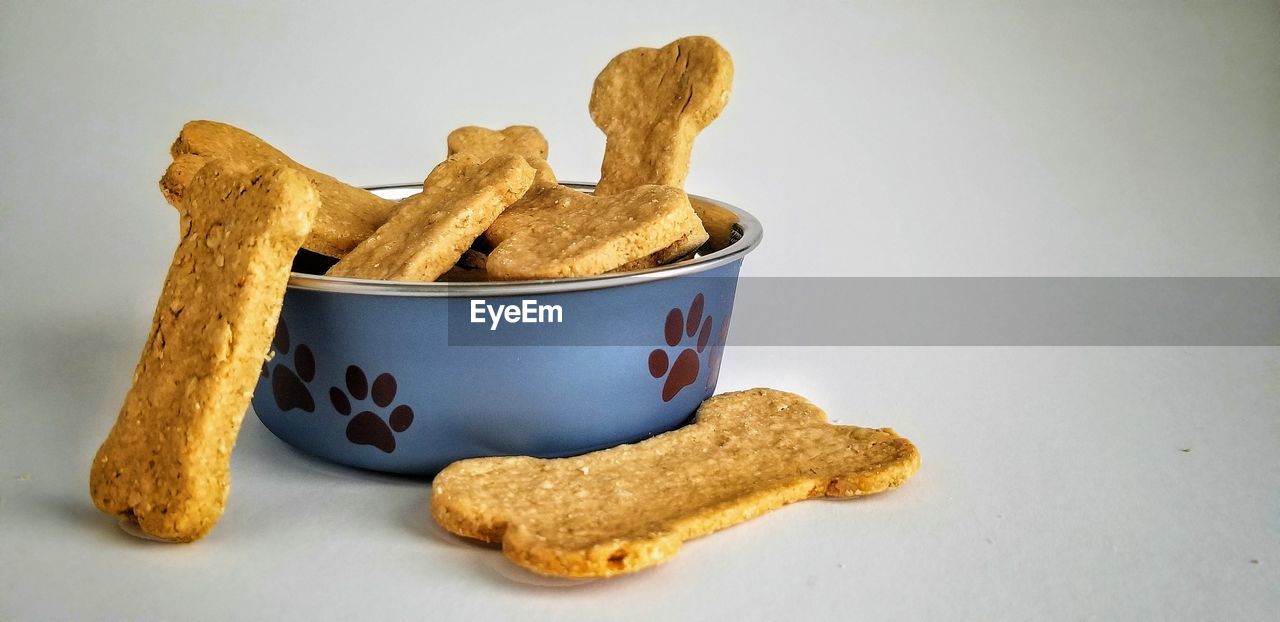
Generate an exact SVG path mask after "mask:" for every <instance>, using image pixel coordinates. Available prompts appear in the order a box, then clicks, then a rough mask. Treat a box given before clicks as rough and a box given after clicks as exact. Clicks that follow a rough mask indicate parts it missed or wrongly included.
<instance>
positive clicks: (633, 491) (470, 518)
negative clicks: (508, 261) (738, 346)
mask: <svg viewBox="0 0 1280 622" xmlns="http://www.w3.org/2000/svg"><path fill="white" fill-rule="evenodd" d="M919 466H920V454H919V453H918V452H917V451H916V448H915V446H914V445H912V444H911V441H908V440H907V439H905V438H902V437H901V436H898V435H897V434H896V433H895V432H894V431H893V430H891V429H889V428H882V429H872V428H860V427H855V426H842V425H832V424H830V423H827V417H826V414H825V413H823V412H822V410H821V409H820V408H818V407H817V406H815V405H813V404H812V403H810V402H809V401H808V400H806V399H804V398H803V397H800V396H799V395H795V394H793V393H786V392H783V391H777V390H774V389H752V390H749V391H742V392H738V393H724V394H721V395H717V396H715V397H713V398H711V399H709V400H707V401H706V402H703V404H702V406H701V407H700V408H699V409H698V412H697V415H696V419H695V421H694V423H692V424H690V425H688V426H685V427H684V428H681V429H678V430H675V431H672V432H667V433H666V434H662V435H659V436H656V437H654V438H651V439H649V440H646V441H643V442H640V443H636V444H634V445H620V446H618V447H614V448H612V449H605V450H601V451H597V452H593V453H590V454H586V455H583V456H577V457H574V458H556V459H538V458H529V457H497V458H473V459H469V460H462V461H459V462H455V463H453V464H451V465H449V466H448V467H445V469H444V470H443V471H441V472H440V474H439V475H437V476H436V478H435V481H434V483H433V484H432V497H431V513H432V516H433V517H434V518H435V519H436V522H438V523H439V524H440V525H441V526H442V527H444V528H445V529H447V530H449V531H451V532H453V533H455V534H457V535H460V536H465V537H468V538H474V539H478V540H483V541H485V542H494V543H501V544H502V552H503V553H504V554H505V555H506V557H507V558H508V559H510V560H511V561H512V562H514V563H516V564H517V565H520V566H523V567H524V568H527V569H529V570H532V571H534V572H537V573H540V574H546V575H554V576H564V577H608V576H613V575H618V574H623V573H628V572H635V571H637V570H641V569H643V568H647V567H649V566H653V565H656V564H660V563H662V562H664V561H667V560H668V559H670V558H671V556H673V555H675V554H676V552H678V551H679V550H680V546H681V544H682V543H683V542H684V541H685V540H690V539H693V538H697V537H699V536H703V535H706V534H709V533H711V532H713V531H718V530H720V529H724V528H726V527H729V526H732V525H735V524H737V523H740V522H742V521H745V520H749V519H751V518H754V517H756V516H759V515H761V514H764V513H766V512H769V511H771V510H774V509H777V508H779V507H781V506H783V505H786V504H788V503H792V502H795V501H801V500H804V499H812V498H815V497H853V496H862V495H870V494H874V493H878V492H882V491H885V490H888V489H891V488H896V487H897V486H900V485H901V484H902V483H903V482H905V481H906V480H907V479H908V478H910V477H911V476H912V475H913V474H914V473H915V472H916V470H917V469H918V468H919Z"/></svg>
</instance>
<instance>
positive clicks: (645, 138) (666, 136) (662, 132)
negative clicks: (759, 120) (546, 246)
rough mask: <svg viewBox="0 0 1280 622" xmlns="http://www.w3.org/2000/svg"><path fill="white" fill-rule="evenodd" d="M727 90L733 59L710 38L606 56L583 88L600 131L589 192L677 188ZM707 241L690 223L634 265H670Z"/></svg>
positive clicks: (686, 39) (699, 227)
mask: <svg viewBox="0 0 1280 622" xmlns="http://www.w3.org/2000/svg"><path fill="white" fill-rule="evenodd" d="M732 85H733V60H732V58H730V56H729V53H728V52H727V51H725V49H724V48H722V47H720V44H718V43H716V41H715V40H714V39H712V38H710V37H684V38H682V39H677V40H675V41H673V42H671V43H669V44H667V45H666V46H664V47H662V48H656V49H655V48H636V49H633V50H628V51H626V52H623V53H622V54H619V55H618V56H616V57H614V59H613V60H611V61H610V62H609V64H608V65H606V66H605V68H604V70H603V71H601V72H600V75H599V76H598V77H596V81H595V86H594V87H593V88H592V90H591V104H590V108H591V118H592V120H593V121H595V124H596V125H597V126H598V127H599V128H600V129H601V130H602V131H603V132H604V134H605V154H604V162H603V163H602V164H601V167H600V183H599V184H598V185H597V186H596V194H599V195H610V194H614V193H617V192H621V191H624V190H628V189H631V188H635V187H636V186H641V185H644V184H661V185H665V186H673V187H676V188H681V189H683V188H684V181H685V177H687V176H688V174H689V157H690V154H691V153H692V151H693V142H694V139H696V138H697V136H698V132H701V131H702V130H703V129H704V128H705V127H707V125H709V124H710V123H711V122H712V121H714V120H715V118H716V117H718V116H719V115H720V112H721V111H722V110H724V106H725V104H726V103H728V101H729V91H730V88H731V87H732ZM707 237H708V235H707V232H706V230H705V229H704V228H703V226H702V224H701V223H697V225H696V226H694V227H692V228H691V229H690V230H689V231H688V232H687V234H686V235H684V236H681V238H680V239H679V240H677V241H676V242H675V243H674V244H673V245H672V246H670V247H668V248H664V249H662V250H661V251H660V252H659V253H658V254H657V255H655V256H654V257H651V258H649V259H647V260H646V261H645V262H641V264H640V265H637V266H635V267H636V268H640V267H652V266H653V265H660V264H665V263H669V262H671V261H675V260H676V259H679V258H681V257H684V256H686V255H688V254H690V253H692V252H694V251H696V250H697V249H698V248H699V247H700V246H702V244H703V243H704V242H706V241H707ZM643 264H648V265H643Z"/></svg>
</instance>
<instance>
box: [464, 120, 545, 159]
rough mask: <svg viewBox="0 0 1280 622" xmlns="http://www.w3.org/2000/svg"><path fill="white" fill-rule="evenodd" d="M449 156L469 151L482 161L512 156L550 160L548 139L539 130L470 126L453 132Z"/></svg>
mask: <svg viewBox="0 0 1280 622" xmlns="http://www.w3.org/2000/svg"><path fill="white" fill-rule="evenodd" d="M447 143H448V147H449V155H454V154H456V153H462V152H463V151H468V152H471V153H474V154H476V155H478V156H480V157H482V158H492V157H493V156H496V155H502V154H511V155H518V156H520V157H522V158H536V159H539V160H546V159H547V139H546V138H543V136H542V132H539V131H538V128H536V127H532V126H529V125H512V126H511V127H507V128H503V129H500V130H491V129H489V128H486V127H479V126H475V125H468V126H466V127H460V128H458V129H456V130H454V131H452V132H449V138H448V139H447Z"/></svg>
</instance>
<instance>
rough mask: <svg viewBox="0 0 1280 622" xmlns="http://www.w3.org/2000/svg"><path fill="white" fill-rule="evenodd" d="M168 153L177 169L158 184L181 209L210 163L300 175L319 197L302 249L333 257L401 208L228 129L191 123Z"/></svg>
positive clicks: (214, 125) (173, 203)
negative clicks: (267, 166) (268, 166)
mask: <svg viewBox="0 0 1280 622" xmlns="http://www.w3.org/2000/svg"><path fill="white" fill-rule="evenodd" d="M170 153H171V154H172V155H173V163H172V164H171V165H170V166H169V169H168V170H167V171H165V174H164V177H162V178H161V179H160V191H161V193H163V194H164V197H165V199H166V200H168V201H169V203H170V204H172V205H173V206H174V207H178V208H179V209H181V205H182V196H183V194H184V193H185V192H186V188H187V186H188V184H189V183H190V181H191V178H192V177H193V176H194V175H195V174H196V171H198V170H200V168H201V167H202V166H204V164H205V163H206V162H207V161H209V160H210V159H226V160H231V161H235V162H240V163H242V164H245V165H248V166H258V165H261V164H275V165H278V166H284V167H288V168H293V169H297V170H298V171H301V172H302V173H303V174H304V175H305V176H306V177H307V179H309V180H310V181H311V183H312V184H313V185H314V186H315V188H316V190H317V191H318V192H319V193H320V205H321V207H320V215H319V217H317V218H316V222H315V224H314V226H312V228H311V234H310V235H309V236H308V237H307V240H306V242H305V243H304V244H303V247H304V248H306V249H307V250H309V251H314V252H317V253H320V254H322V255H328V256H330V257H342V256H343V255H345V254H346V253H347V252H348V251H350V250H351V249H352V248H355V246H356V245H357V244H359V243H360V242H361V241H363V240H364V239H365V238H367V237H369V236H370V235H372V234H373V232H374V230H376V229H377V228H378V227H379V226H381V225H382V223H384V222H386V221H387V219H388V218H390V217H391V214H392V213H393V212H394V211H395V209H396V207H397V205H396V202H395V201H392V200H389V199H384V198H382V197H379V196H377V195H375V194H373V193H371V192H369V191H367V190H363V189H361V188H356V187H354V186H349V185H347V184H344V183H342V182H341V181H338V180H337V179H334V178H333V177H330V176H328V175H325V174H324V173H321V172H319V171H315V170H312V169H310V168H307V167H305V166H303V165H301V164H298V163H297V162H295V161H293V159H291V158H290V157H289V156H287V155H285V154H284V153H283V152H281V151H280V150H279V149H276V148H275V147H272V146H271V145H269V144H267V143H266V142H265V141H263V140H262V139H261V138H258V137H257V136H254V135H253V134H250V133H249V132H246V131H244V130H242V129H239V128H237V127H234V126H231V125H228V124H226V123H218V122H216V121H191V122H189V123H187V124H186V125H184V126H183V127H182V131H181V132H180V133H179V134H178V138H177V140H176V141H174V143H173V146H172V147H171V148H170Z"/></svg>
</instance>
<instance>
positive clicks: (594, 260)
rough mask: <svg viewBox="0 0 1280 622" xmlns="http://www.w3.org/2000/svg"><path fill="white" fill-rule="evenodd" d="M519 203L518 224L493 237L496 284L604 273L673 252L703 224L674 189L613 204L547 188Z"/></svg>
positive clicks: (655, 189) (646, 191)
mask: <svg viewBox="0 0 1280 622" xmlns="http://www.w3.org/2000/svg"><path fill="white" fill-rule="evenodd" d="M520 204H521V206H522V211H521V212H520V213H519V215H518V218H517V219H516V220H514V221H508V222H507V223H504V224H505V225H506V227H505V228H504V227H503V226H502V225H499V224H498V223H496V222H495V223H494V225H498V229H497V231H496V233H495V229H494V226H490V227H489V231H488V232H487V233H486V237H488V238H489V239H490V240H491V241H492V240H495V239H496V240H498V243H497V246H495V247H494V249H493V252H491V253H489V258H488V260H487V261H486V263H485V267H486V269H487V270H488V273H489V278H490V279H494V280H524V279H553V278H560V277H575V276H590V275H595V274H603V273H605V272H609V271H610V270H614V269H616V268H617V267H619V266H621V265H624V264H626V263H627V262H629V261H634V260H636V259H639V258H641V257H645V256H647V255H651V254H653V253H655V252H657V251H658V250H661V249H663V248H666V247H667V246H669V245H670V244H671V242H672V241H674V240H676V239H678V238H679V237H680V236H681V235H683V234H684V233H685V232H686V231H688V230H689V227H690V224H691V223H693V222H695V221H696V220H697V218H698V215H697V214H696V213H695V212H694V211H693V208H692V207H691V206H690V205H689V199H688V197H686V196H685V194H684V192H681V191H680V190H676V189H675V188H670V187H667V186H641V187H639V188H635V189H633V190H629V191H627V192H623V193H621V194H615V195H613V196H608V197H597V196H592V195H589V194H586V193H583V192H578V191H576V190H573V189H572V188H567V187H565V186H558V185H557V186H544V187H540V188H535V189H533V190H530V191H529V193H527V194H526V195H525V197H524V198H523V199H522V200H521V201H520Z"/></svg>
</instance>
